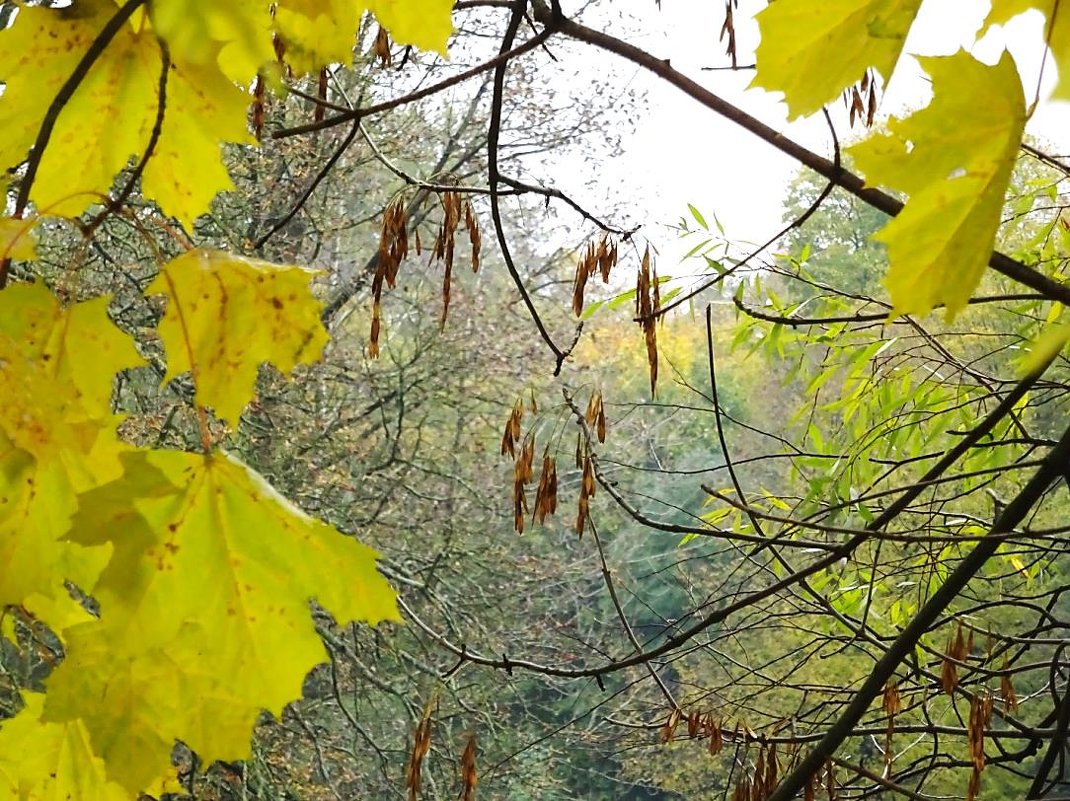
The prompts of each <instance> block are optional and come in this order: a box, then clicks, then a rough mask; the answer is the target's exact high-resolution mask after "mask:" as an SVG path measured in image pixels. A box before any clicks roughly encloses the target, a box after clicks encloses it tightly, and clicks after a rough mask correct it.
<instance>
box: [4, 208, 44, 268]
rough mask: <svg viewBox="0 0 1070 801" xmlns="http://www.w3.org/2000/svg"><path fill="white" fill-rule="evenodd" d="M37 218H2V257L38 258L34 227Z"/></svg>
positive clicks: (28, 259) (21, 259) (23, 259)
mask: <svg viewBox="0 0 1070 801" xmlns="http://www.w3.org/2000/svg"><path fill="white" fill-rule="evenodd" d="M35 225H37V220H36V219H35V218H32V217H31V218H29V219H25V220H16V219H13V218H11V217H5V218H3V219H0V259H18V260H19V261H33V260H34V259H36V258H37V238H36V237H35V236H34V232H33V227H34V226H35Z"/></svg>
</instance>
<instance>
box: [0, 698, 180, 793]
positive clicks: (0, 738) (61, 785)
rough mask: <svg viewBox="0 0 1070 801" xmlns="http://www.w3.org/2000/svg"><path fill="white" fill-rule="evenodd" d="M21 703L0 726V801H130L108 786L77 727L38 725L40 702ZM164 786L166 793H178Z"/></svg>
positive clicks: (101, 764)
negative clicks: (8, 799) (12, 714)
mask: <svg viewBox="0 0 1070 801" xmlns="http://www.w3.org/2000/svg"><path fill="white" fill-rule="evenodd" d="M24 701H25V704H26V705H25V707H23V709H22V711H21V712H19V714H18V715H16V716H15V717H13V718H11V719H9V720H5V721H4V722H3V724H2V725H0V798H11V799H20V800H21V801H63V799H78V801H131V798H130V794H129V793H128V792H127V791H126V790H124V789H123V788H122V787H121V786H119V785H118V784H116V783H115V782H111V781H108V778H107V776H106V774H105V770H104V762H103V761H102V760H101V759H100V758H99V757H97V756H95V755H94V754H93V750H92V747H91V746H90V744H89V738H88V736H87V734H86V731H85V728H84V727H83V726H82V725H81V724H80V723H79V722H77V721H72V722H70V723H42V722H41V719H40V718H41V711H42V709H43V707H44V696H42V695H41V694H39V693H27V694H26V695H25V697H24ZM170 784H171V785H172V786H170V787H167V788H166V789H169V790H170V791H171V792H174V791H176V790H178V791H181V788H180V787H178V786H177V783H170ZM160 789H165V788H164V787H163V786H161V788H160Z"/></svg>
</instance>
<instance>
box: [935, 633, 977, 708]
mask: <svg viewBox="0 0 1070 801" xmlns="http://www.w3.org/2000/svg"><path fill="white" fill-rule="evenodd" d="M972 650H973V632H972V631H971V632H970V636H969V640H966V639H965V638H964V637H963V636H962V624H961V623H959V625H958V628H957V631H956V633H955V636H954V637H953V638H952V637H948V640H947V650H946V651H945V653H946V656H945V658H944V660H943V662H942V663H941V665H940V687H941V689H942V690H943V691H944V692H945V693H947V694H948V695H954V693H955V688H956V687H957V686H958V683H959V676H958V670H957V669H956V667H955V663H956V662H965V661H966V658H967V657H968V656H969V655H970V651H972Z"/></svg>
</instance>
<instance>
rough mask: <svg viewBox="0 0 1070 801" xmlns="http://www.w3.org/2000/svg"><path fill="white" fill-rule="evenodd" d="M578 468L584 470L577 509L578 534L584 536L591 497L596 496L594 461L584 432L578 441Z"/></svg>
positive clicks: (589, 513)
mask: <svg viewBox="0 0 1070 801" xmlns="http://www.w3.org/2000/svg"><path fill="white" fill-rule="evenodd" d="M576 468H577V469H578V470H581V471H582V473H581V476H582V477H581V479H580V497H579V501H578V504H577V511H576V535H577V536H580V537H582V536H583V529H584V527H585V526H586V525H587V520H588V519H589V518H590V516H591V498H593V497H594V490H595V483H594V462H593V461H592V460H591V453H590V451H589V450H588V449H587V447H586V444H585V442H584V440H583V435H582V434H581V435H579V439H578V440H577V442H576Z"/></svg>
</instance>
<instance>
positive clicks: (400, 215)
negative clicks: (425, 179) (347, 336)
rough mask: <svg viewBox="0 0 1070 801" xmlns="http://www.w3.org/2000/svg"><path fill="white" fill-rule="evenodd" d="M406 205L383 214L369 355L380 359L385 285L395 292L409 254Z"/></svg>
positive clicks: (397, 202)
mask: <svg viewBox="0 0 1070 801" xmlns="http://www.w3.org/2000/svg"><path fill="white" fill-rule="evenodd" d="M406 224H407V220H406V217H405V204H404V203H403V202H402V200H401V198H400V197H399V198H397V199H396V200H394V201H393V202H392V203H391V204H390V205H389V206H387V207H386V212H385V213H384V214H383V229H382V232H381V233H380V235H379V254H378V258H377V259H376V264H375V277H374V278H372V329H371V336H370V338H369V341H368V356H369V357H371V358H372V359H375V358H378V356H379V329H380V326H381V318H382V307H381V301H382V296H383V283H384V282H385V283H386V285H387V286H388V287H390V288H391V289H393V288H394V287H395V286H396V285H397V279H398V267H399V266H400V265H401V262H402V260H403V259H404V258H405V257H406V256H407V255H408V254H409V236H408V232H407V230H406Z"/></svg>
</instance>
